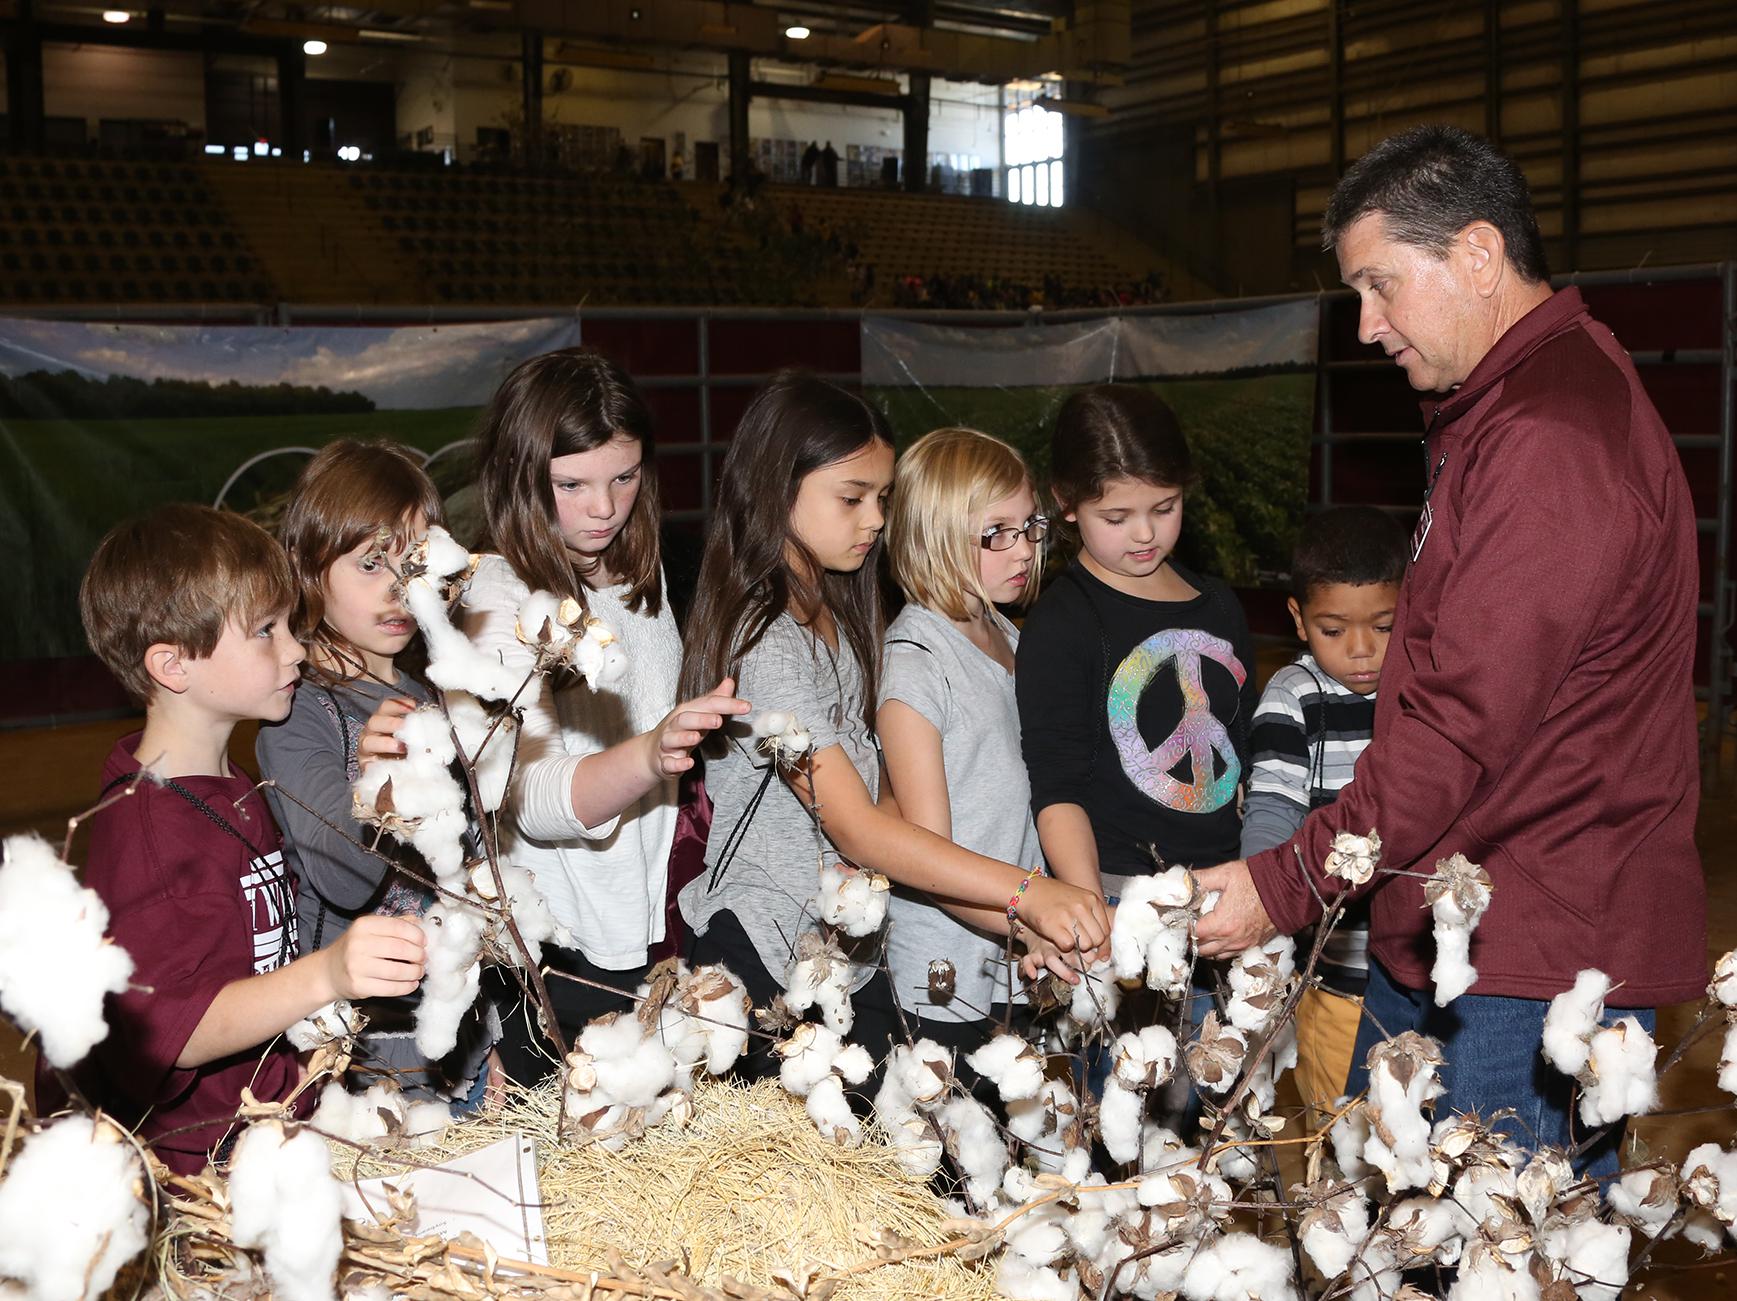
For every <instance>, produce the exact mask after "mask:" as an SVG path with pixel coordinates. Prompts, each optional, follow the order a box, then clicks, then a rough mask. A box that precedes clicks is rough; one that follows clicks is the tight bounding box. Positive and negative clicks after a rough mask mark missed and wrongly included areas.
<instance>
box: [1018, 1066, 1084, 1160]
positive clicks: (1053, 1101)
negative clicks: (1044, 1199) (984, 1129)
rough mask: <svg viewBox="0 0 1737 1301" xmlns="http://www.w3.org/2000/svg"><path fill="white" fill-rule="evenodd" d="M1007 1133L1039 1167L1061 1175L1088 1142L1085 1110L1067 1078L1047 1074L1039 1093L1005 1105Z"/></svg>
mask: <svg viewBox="0 0 1737 1301" xmlns="http://www.w3.org/2000/svg"><path fill="white" fill-rule="evenodd" d="M1005 1105H1006V1109H1007V1132H1008V1133H1010V1134H1012V1135H1013V1136H1014V1137H1015V1138H1017V1139H1018V1140H1019V1141H1020V1142H1022V1143H1024V1144H1025V1145H1026V1148H1027V1153H1026V1154H1027V1156H1029V1157H1030V1158H1031V1162H1032V1164H1033V1165H1035V1166H1036V1167H1037V1168H1038V1169H1039V1170H1043V1171H1047V1172H1048V1173H1050V1174H1060V1173H1062V1172H1063V1171H1064V1170H1065V1169H1066V1168H1067V1166H1068V1163H1069V1161H1070V1159H1072V1153H1073V1152H1075V1151H1076V1150H1078V1149H1081V1148H1084V1147H1085V1146H1086V1142H1087V1131H1086V1121H1087V1117H1086V1113H1085V1110H1084V1109H1083V1108H1082V1107H1081V1105H1080V1101H1079V1099H1078V1098H1077V1097H1075V1096H1074V1091H1073V1089H1072V1088H1071V1087H1070V1086H1069V1085H1068V1082H1067V1081H1066V1080H1060V1079H1054V1078H1050V1077H1046V1078H1045V1079H1044V1081H1043V1083H1042V1084H1041V1085H1040V1086H1039V1087H1038V1090H1037V1092H1036V1093H1034V1094H1032V1095H1031V1096H1030V1097H1029V1098H1020V1099H1018V1100H1016V1101H1012V1102H1008V1103H1006V1104H1005Z"/></svg>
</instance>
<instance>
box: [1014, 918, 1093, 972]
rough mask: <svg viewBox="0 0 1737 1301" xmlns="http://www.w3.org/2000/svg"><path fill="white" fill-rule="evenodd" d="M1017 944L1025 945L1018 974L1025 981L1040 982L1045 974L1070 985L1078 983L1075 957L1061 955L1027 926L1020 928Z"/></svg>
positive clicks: (1072, 955)
mask: <svg viewBox="0 0 1737 1301" xmlns="http://www.w3.org/2000/svg"><path fill="white" fill-rule="evenodd" d="M1019 942H1020V943H1021V944H1023V945H1025V955H1024V956H1023V957H1021V958H1020V960H1019V974H1020V975H1021V976H1023V977H1024V978H1025V979H1026V980H1031V981H1036V980H1041V979H1043V976H1044V974H1045V973H1046V972H1047V973H1049V974H1051V975H1055V976H1059V977H1061V979H1063V980H1065V981H1067V983H1068V984H1070V985H1077V984H1079V983H1080V967H1079V964H1080V959H1079V958H1078V957H1077V956H1076V955H1074V954H1072V953H1063V952H1062V951H1061V950H1060V949H1058V948H1056V946H1055V945H1053V944H1051V943H1050V942H1049V941H1048V940H1046V939H1044V938H1043V936H1041V935H1039V934H1038V933H1037V932H1036V931H1034V930H1032V929H1031V927H1029V926H1022V927H1020V930H1019Z"/></svg>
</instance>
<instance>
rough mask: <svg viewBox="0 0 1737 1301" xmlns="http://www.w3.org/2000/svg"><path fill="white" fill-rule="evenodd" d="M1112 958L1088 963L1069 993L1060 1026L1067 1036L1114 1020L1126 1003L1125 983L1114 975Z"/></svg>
mask: <svg viewBox="0 0 1737 1301" xmlns="http://www.w3.org/2000/svg"><path fill="white" fill-rule="evenodd" d="M1113 971H1114V968H1113V967H1112V966H1111V964H1110V960H1109V959H1108V958H1100V959H1098V960H1097V961H1096V962H1094V963H1092V965H1091V966H1089V967H1087V968H1086V970H1085V972H1084V974H1082V975H1081V976H1080V980H1079V983H1078V984H1077V985H1074V986H1072V987H1071V989H1070V990H1069V993H1068V1010H1067V1015H1066V1017H1064V1018H1062V1025H1061V1027H1060V1030H1061V1034H1062V1037H1063V1039H1064V1040H1067V1039H1070V1038H1077V1037H1080V1036H1083V1035H1086V1034H1091V1033H1094V1032H1095V1031H1097V1030H1099V1029H1101V1028H1103V1027H1104V1026H1107V1025H1109V1024H1110V1022H1111V1021H1113V1020H1114V1019H1115V1016H1116V1011H1117V1009H1118V1008H1119V1007H1121V1005H1122V987H1121V986H1120V985H1118V984H1117V983H1116V981H1115V979H1114V976H1113Z"/></svg>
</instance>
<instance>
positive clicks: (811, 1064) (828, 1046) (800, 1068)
mask: <svg viewBox="0 0 1737 1301" xmlns="http://www.w3.org/2000/svg"><path fill="white" fill-rule="evenodd" d="M859 1051H861V1050H860V1049H859ZM843 1052H844V1042H843V1041H842V1040H841V1039H840V1038H839V1036H838V1035H837V1034H836V1033H834V1032H833V1031H831V1030H829V1029H827V1028H826V1027H825V1026H823V1025H815V1024H814V1023H813V1022H812V1021H805V1022H803V1023H802V1024H801V1025H799V1026H797V1027H796V1029H795V1030H794V1031H793V1032H792V1033H791V1036H790V1038H788V1039H786V1040H785V1041H784V1042H783V1043H781V1044H779V1045H778V1055H779V1056H780V1057H782V1058H783V1059H784V1060H783V1062H782V1063H781V1064H780V1065H779V1068H778V1081H779V1083H780V1084H782V1085H783V1086H784V1089H785V1092H787V1093H791V1094H794V1095H795V1096H796V1097H798V1098H806V1097H807V1096H808V1092H809V1090H810V1089H812V1088H813V1087H814V1086H815V1085H816V1084H818V1083H820V1081H822V1080H824V1079H826V1078H827V1077H829V1076H831V1075H832V1074H833V1067H834V1066H835V1064H837V1062H838V1060H839V1056H840V1054H842V1053H843ZM865 1055H866V1054H865ZM864 1074H865V1075H866V1072H864Z"/></svg>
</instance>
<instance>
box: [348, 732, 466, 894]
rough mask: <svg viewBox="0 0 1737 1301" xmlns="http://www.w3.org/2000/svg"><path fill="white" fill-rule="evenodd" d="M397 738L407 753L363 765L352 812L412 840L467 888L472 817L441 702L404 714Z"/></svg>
mask: <svg viewBox="0 0 1737 1301" xmlns="http://www.w3.org/2000/svg"><path fill="white" fill-rule="evenodd" d="M397 738H398V740H399V741H400V742H402V743H403V745H404V753H403V754H402V755H398V756H394V757H390V758H381V759H375V760H374V761H373V762H372V763H370V764H369V765H368V766H367V767H366V768H364V769H363V770H362V775H361V776H360V777H358V778H357V779H356V781H355V783H354V784H353V785H352V787H351V804H352V811H353V812H354V814H355V816H356V820H357V821H358V822H362V823H366V824H369V825H372V826H377V827H380V828H381V829H382V830H384V831H386V832H387V833H389V834H390V835H392V836H395V837H396V838H398V839H399V840H403V841H406V842H408V843H409V844H410V845H411V846H412V847H413V848H414V849H415V850H416V852H417V853H419V854H421V855H422V857H423V860H424V861H425V862H426V863H427V864H428V867H429V870H430V871H432V872H433V873H434V875H435V879H436V880H438V881H439V882H440V884H441V885H443V886H445V887H447V888H448V889H462V888H463V887H464V879H465V854H464V837H465V832H466V831H467V830H468V829H469V826H470V822H469V818H468V816H467V814H466V812H465V794H464V788H463V787H462V786H461V785H459V781H458V778H457V777H455V776H454V775H453V771H452V765H453V763H454V762H455V761H456V760H457V758H458V749H457V747H456V746H455V745H454V744H453V739H452V725H451V723H450V722H448V720H447V717H446V713H445V711H444V710H442V709H441V707H440V706H439V705H434V704H430V705H423V706H422V707H420V708H418V709H413V710H411V711H410V713H408V714H406V715H405V716H404V720H403V722H402V723H401V724H400V726H399V729H398V732H397Z"/></svg>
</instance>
